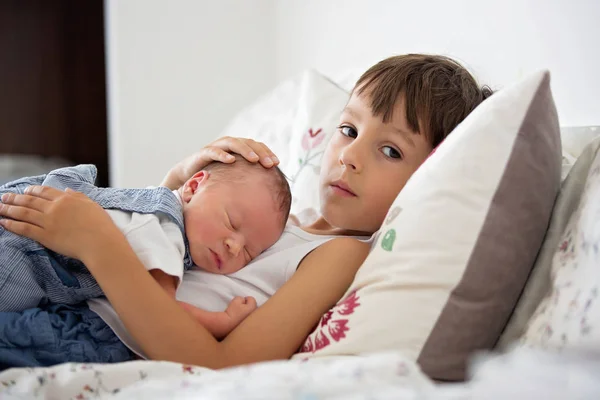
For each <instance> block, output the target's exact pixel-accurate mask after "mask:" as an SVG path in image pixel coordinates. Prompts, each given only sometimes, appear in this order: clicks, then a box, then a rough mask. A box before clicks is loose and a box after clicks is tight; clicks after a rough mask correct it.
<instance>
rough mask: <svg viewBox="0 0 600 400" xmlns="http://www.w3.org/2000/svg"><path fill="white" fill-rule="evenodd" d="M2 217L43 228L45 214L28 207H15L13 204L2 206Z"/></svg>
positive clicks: (0, 206)
mask: <svg viewBox="0 0 600 400" xmlns="http://www.w3.org/2000/svg"><path fill="white" fill-rule="evenodd" d="M0 216H3V217H8V218H10V219H13V220H17V221H23V222H27V223H29V224H34V225H37V226H43V221H44V214H42V213H41V212H39V211H37V210H33V209H31V208H27V207H21V206H14V205H11V204H0Z"/></svg>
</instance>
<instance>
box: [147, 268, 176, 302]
mask: <svg viewBox="0 0 600 400" xmlns="http://www.w3.org/2000/svg"><path fill="white" fill-rule="evenodd" d="M148 272H150V275H151V276H152V277H153V278H154V280H155V281H156V282H157V283H158V284H159V285H160V286H161V287H162V288H163V289H164V290H165V291H166V292H167V293H168V294H169V296H170V297H172V298H175V292H176V291H177V282H179V279H178V278H177V277H175V276H173V275H169V274H166V273H165V272H163V271H161V270H160V269H152V270H150V271H148Z"/></svg>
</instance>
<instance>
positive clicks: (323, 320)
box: [321, 310, 333, 326]
mask: <svg viewBox="0 0 600 400" xmlns="http://www.w3.org/2000/svg"><path fill="white" fill-rule="evenodd" d="M332 315H333V312H332V311H331V310H330V311H327V312H326V313H325V314H323V317H321V326H325V325H327V323H328V322H329V320H330V319H331V316H332Z"/></svg>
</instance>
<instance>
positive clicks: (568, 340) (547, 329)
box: [522, 141, 600, 350]
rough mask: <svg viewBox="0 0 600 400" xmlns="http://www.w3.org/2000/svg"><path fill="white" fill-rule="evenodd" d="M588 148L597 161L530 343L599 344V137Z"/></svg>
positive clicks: (557, 253)
mask: <svg viewBox="0 0 600 400" xmlns="http://www.w3.org/2000/svg"><path fill="white" fill-rule="evenodd" d="M588 149H589V153H590V154H589V157H590V158H591V159H592V160H593V161H592V162H591V164H590V166H589V172H588V173H587V174H586V175H587V176H586V177H585V179H584V181H585V186H584V188H583V192H582V193H581V199H580V201H579V205H578V206H577V208H576V210H575V211H574V212H573V214H572V215H571V216H570V218H568V223H567V225H566V227H565V229H564V232H563V234H562V235H561V236H560V240H559V242H558V245H555V246H554V254H553V256H554V257H553V258H552V264H551V284H550V285H549V286H550V290H549V291H548V293H547V295H546V296H545V298H544V299H543V300H542V302H541V303H540V304H539V305H538V307H537V309H536V311H535V313H534V314H533V316H532V317H531V318H530V319H529V323H528V328H527V330H526V332H525V335H524V336H523V338H522V342H523V343H525V344H526V345H528V346H536V347H549V348H554V349H560V350H563V349H565V348H582V347H583V348H590V349H600V302H599V301H598V297H599V295H600V293H599V292H600V274H599V273H598V270H599V267H600V141H594V142H593V143H592V144H591V145H590V147H588ZM582 161H583V160H582Z"/></svg>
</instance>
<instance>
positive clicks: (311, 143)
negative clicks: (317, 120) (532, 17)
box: [302, 128, 325, 151]
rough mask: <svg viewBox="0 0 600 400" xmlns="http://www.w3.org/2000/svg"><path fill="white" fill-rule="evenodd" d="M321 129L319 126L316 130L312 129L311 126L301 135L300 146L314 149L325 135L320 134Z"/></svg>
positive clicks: (305, 148)
mask: <svg viewBox="0 0 600 400" xmlns="http://www.w3.org/2000/svg"><path fill="white" fill-rule="evenodd" d="M322 132H323V129H321V128H319V129H317V130H316V131H313V129H312V128H310V129H309V130H308V132H306V134H305V135H304V136H302V148H303V149H304V150H306V151H308V150H311V149H314V148H315V147H317V146H318V145H320V144H321V142H322V141H323V139H324V138H325V135H321V133H322Z"/></svg>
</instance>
